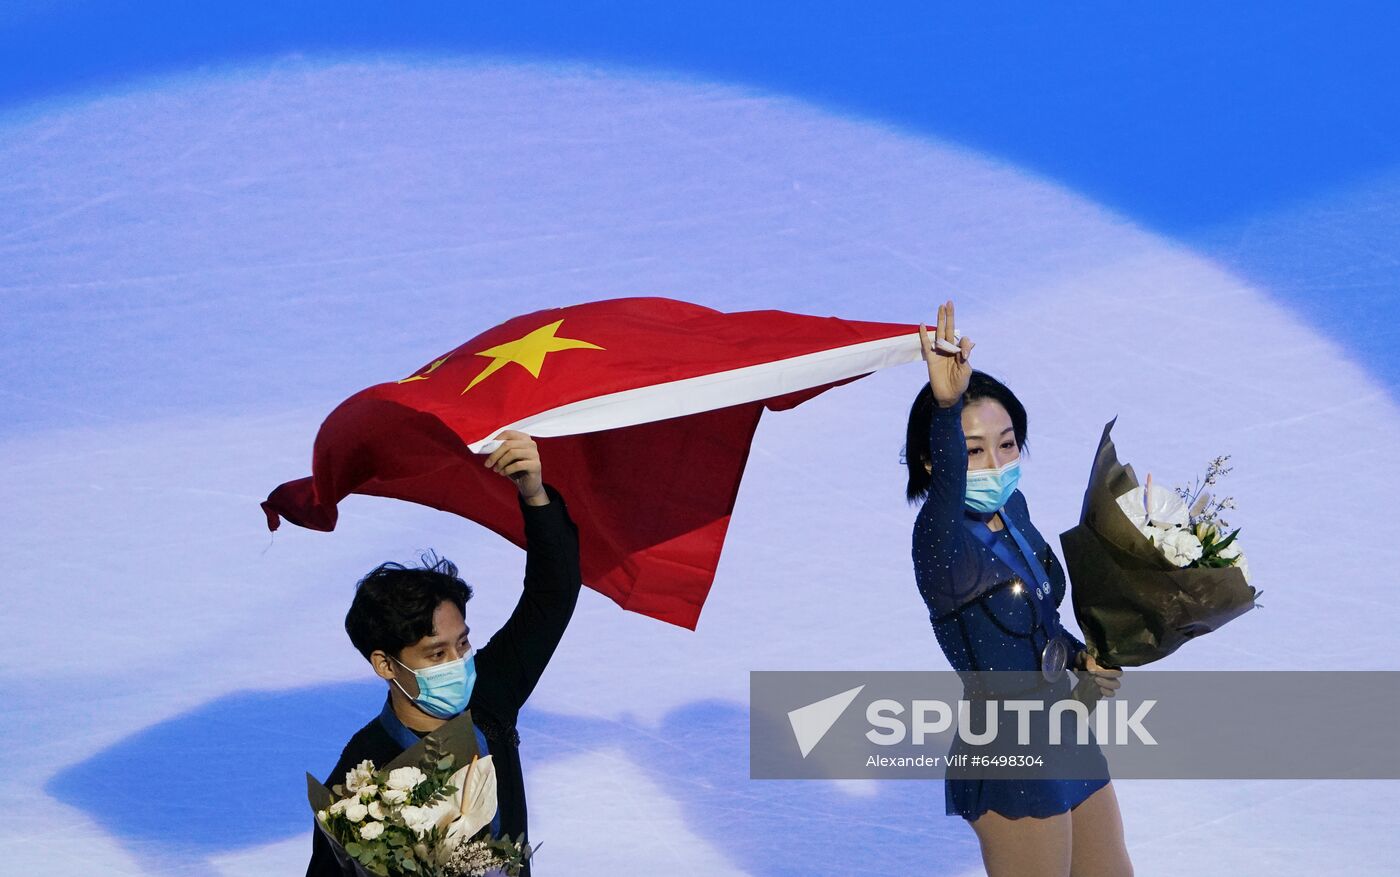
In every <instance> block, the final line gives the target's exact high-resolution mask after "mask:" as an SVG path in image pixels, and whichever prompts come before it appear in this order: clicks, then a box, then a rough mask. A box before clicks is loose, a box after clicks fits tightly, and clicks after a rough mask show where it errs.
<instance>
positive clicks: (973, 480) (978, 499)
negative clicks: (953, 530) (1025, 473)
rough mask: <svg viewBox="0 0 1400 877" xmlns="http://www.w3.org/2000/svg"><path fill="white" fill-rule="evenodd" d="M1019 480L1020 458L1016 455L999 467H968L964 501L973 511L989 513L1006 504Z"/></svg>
mask: <svg viewBox="0 0 1400 877" xmlns="http://www.w3.org/2000/svg"><path fill="white" fill-rule="evenodd" d="M1020 480H1021V460H1020V458H1019V457H1018V458H1017V459H1015V460H1012V461H1011V462H1010V463H1007V464H1006V465H1005V466H1002V467H1001V468H1000V469H970V470H968V473H967V493H966V494H964V500H963V501H964V502H965V503H966V504H967V507H968V508H970V509H972V510H973V511H974V512H981V513H982V514H984V515H986V514H991V513H992V512H994V511H996V510H998V509H1000V508H1001V507H1002V506H1004V505H1006V501H1007V500H1008V499H1010V498H1011V494H1013V493H1015V492H1016V483H1017V482H1018V481H1020Z"/></svg>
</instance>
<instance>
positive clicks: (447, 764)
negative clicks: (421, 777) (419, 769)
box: [437, 753, 453, 770]
mask: <svg viewBox="0 0 1400 877" xmlns="http://www.w3.org/2000/svg"><path fill="white" fill-rule="evenodd" d="M452 761H453V758H452V754H451V753H448V754H447V755H444V756H443V757H442V758H439V759H438V763H437V766H438V770H451V769H452Z"/></svg>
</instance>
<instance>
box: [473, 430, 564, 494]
mask: <svg viewBox="0 0 1400 877" xmlns="http://www.w3.org/2000/svg"><path fill="white" fill-rule="evenodd" d="M496 440H497V441H499V442H500V443H501V446H500V447H499V448H496V450H494V451H492V452H491V455H490V456H489V457H487V458H486V463H485V465H486V468H487V469H490V470H491V471H493V472H495V473H497V474H499V475H505V476H506V477H508V478H510V479H511V480H512V481H514V482H515V486H516V488H517V489H518V490H519V491H520V496H521V497H522V498H523V499H524V500H525V503H526V504H527V505H534V506H540V505H549V494H547V493H545V491H544V476H543V475H542V474H541V468H540V449H539V447H538V446H537V445H536V444H535V440H534V439H532V438H530V437H529V436H528V435H526V434H525V433H523V432H517V431H515V430H513V429H507V430H505V431H504V432H502V433H501V434H500V435H498V436H496Z"/></svg>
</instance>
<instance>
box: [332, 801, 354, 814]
mask: <svg viewBox="0 0 1400 877" xmlns="http://www.w3.org/2000/svg"><path fill="white" fill-rule="evenodd" d="M351 800H353V799H351V798H341V799H340V800H339V801H336V802H335V803H333V804H331V812H332V813H344V812H345V808H346V807H349V806H350V802H351Z"/></svg>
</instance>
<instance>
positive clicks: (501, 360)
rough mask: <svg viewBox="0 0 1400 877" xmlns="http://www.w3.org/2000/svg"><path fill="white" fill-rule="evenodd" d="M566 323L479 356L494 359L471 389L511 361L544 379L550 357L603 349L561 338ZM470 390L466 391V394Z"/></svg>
mask: <svg viewBox="0 0 1400 877" xmlns="http://www.w3.org/2000/svg"><path fill="white" fill-rule="evenodd" d="M563 323H564V321H563V320H557V321H555V322H553V323H550V324H549V325H548V326H541V327H540V328H538V329H536V330H535V331H533V332H531V333H530V334H528V335H526V336H525V337H523V338H517V339H516V340H514V341H507V342H506V343H505V344H498V345H496V346H495V347H492V348H491V349H490V350H483V351H481V352H480V353H478V354H476V355H477V356H487V357H491V364H490V365H488V366H486V368H484V369H482V370H481V374H479V375H477V376H476V377H474V378H472V382H471V383H470V384H467V390H470V389H471V388H472V387H475V386H476V385H477V384H479V383H481V382H482V381H484V380H486V379H487V378H488V377H490V376H491V375H493V374H495V373H496V372H497V371H499V370H500V369H501V368H503V367H504V366H505V364H506V363H508V362H513V363H515V364H516V365H519V366H522V367H523V368H524V369H525V370H526V371H528V372H529V373H530V374H532V375H534V376H535V377H537V378H538V377H539V376H540V367H541V366H543V365H544V358H545V356H546V355H548V354H551V353H555V352H556V351H560V350H574V349H577V348H588V349H591V350H603V349H604V348H602V347H599V346H598V345H597V344H590V343H589V342H587V341H579V340H578V339H577V338H559V337H556V336H555V334H554V333H555V332H557V331H559V327H560V326H561V325H563ZM467 390H463V391H462V392H463V393H465V392H467Z"/></svg>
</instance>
